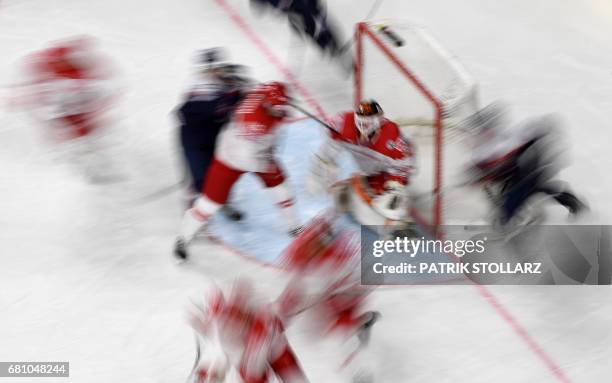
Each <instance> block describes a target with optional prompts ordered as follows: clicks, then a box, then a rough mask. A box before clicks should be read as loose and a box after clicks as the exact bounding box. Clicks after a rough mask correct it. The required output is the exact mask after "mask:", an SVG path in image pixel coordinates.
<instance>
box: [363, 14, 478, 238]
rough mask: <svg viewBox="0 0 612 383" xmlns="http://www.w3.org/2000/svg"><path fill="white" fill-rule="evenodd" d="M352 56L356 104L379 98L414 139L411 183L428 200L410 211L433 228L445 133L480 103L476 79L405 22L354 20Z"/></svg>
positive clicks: (439, 218)
mask: <svg viewBox="0 0 612 383" xmlns="http://www.w3.org/2000/svg"><path fill="white" fill-rule="evenodd" d="M355 54H356V60H355V77H354V80H355V84H354V86H355V90H354V103H355V105H357V104H358V103H359V102H360V101H362V100H367V99H374V100H376V101H378V102H379V103H380V104H381V106H382V108H383V110H384V111H385V115H386V117H387V118H389V119H391V120H392V121H394V122H396V123H398V124H399V125H400V126H401V127H402V132H404V133H405V134H407V135H409V136H410V137H411V138H412V139H413V141H414V142H415V146H416V154H417V167H418V171H417V174H416V175H415V177H413V180H412V183H413V184H414V185H415V187H416V189H417V191H415V193H418V194H419V195H425V196H426V198H422V199H420V200H421V201H419V202H417V204H416V205H417V209H415V211H413V213H414V214H413V215H414V216H415V219H416V220H417V221H419V220H420V221H421V222H420V223H422V224H425V225H427V226H428V227H431V228H433V229H434V230H436V231H437V228H439V227H440V225H441V224H442V223H443V219H444V217H443V212H444V209H443V204H444V200H443V193H442V191H443V184H444V181H445V179H446V178H447V177H446V176H447V175H448V172H446V171H445V167H444V161H445V154H446V152H447V150H445V149H446V148H447V147H446V145H445V140H446V139H445V137H446V138H447V137H448V136H449V132H452V130H453V128H454V127H455V125H456V124H457V122H458V121H461V120H462V119H463V118H465V117H466V116H468V115H469V114H471V113H473V112H474V111H475V110H476V108H477V107H478V99H477V98H478V95H477V86H476V82H475V81H474V80H473V78H472V76H471V75H470V74H469V73H468V72H467V70H466V69H465V68H464V66H463V65H462V64H461V63H460V62H459V61H458V59H457V58H456V57H455V56H453V55H452V54H450V53H449V52H448V51H447V50H446V49H444V48H443V46H442V45H441V44H440V43H439V42H438V41H437V40H435V39H434V38H433V37H432V36H431V35H430V34H429V33H428V32H427V31H426V30H425V29H423V28H421V27H418V26H415V25H412V24H410V23H408V22H398V21H378V22H362V23H358V24H357V27H356V32H355ZM423 201H426V202H423Z"/></svg>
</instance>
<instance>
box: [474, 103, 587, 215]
mask: <svg viewBox="0 0 612 383" xmlns="http://www.w3.org/2000/svg"><path fill="white" fill-rule="evenodd" d="M507 117H508V114H507V112H506V108H505V107H504V106H503V105H502V104H500V103H493V104H491V105H489V106H487V107H485V108H483V109H482V110H480V111H478V112H477V113H475V114H474V115H472V116H471V117H469V118H468V119H467V120H466V121H464V122H463V124H464V126H465V127H466V128H469V129H471V130H472V131H473V132H475V133H476V140H477V144H476V146H475V148H474V150H473V153H472V165H471V168H470V178H471V182H473V183H475V184H479V185H483V186H484V187H485V190H486V191H487V194H488V195H489V196H490V197H491V198H492V200H493V202H494V204H495V205H496V206H498V207H499V212H498V219H497V222H496V223H497V224H501V225H502V227H503V226H505V225H508V224H509V223H510V222H513V223H523V224H525V223H529V222H528V221H525V219H531V218H533V217H531V218H530V217H520V211H521V210H522V209H523V208H524V207H525V205H526V203H527V201H528V200H529V199H530V198H531V197H533V196H535V195H536V194H544V195H548V196H550V197H552V198H553V199H554V200H555V201H556V202H558V203H559V204H561V205H562V206H564V207H566V208H567V209H568V211H569V213H570V214H571V215H576V214H579V213H581V212H582V211H584V210H585V209H586V205H585V204H584V203H583V202H582V201H580V200H579V199H578V198H577V197H576V196H575V195H574V194H573V193H572V192H571V191H570V190H569V188H568V187H567V185H566V184H565V183H564V182H561V181H559V180H558V179H557V175H558V173H559V171H560V170H561V167H562V165H563V163H562V161H561V159H562V152H563V146H562V145H561V140H560V139H559V138H560V132H559V123H558V121H557V119H556V118H554V117H553V116H550V115H548V116H540V117H537V118H532V119H529V120H526V121H524V122H522V123H519V124H514V125H510V124H508V121H507Z"/></svg>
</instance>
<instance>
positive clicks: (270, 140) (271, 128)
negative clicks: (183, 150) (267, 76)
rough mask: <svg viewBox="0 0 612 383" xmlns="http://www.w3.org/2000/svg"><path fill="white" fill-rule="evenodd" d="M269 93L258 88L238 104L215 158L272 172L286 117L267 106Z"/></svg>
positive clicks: (249, 168) (242, 166)
mask: <svg viewBox="0 0 612 383" xmlns="http://www.w3.org/2000/svg"><path fill="white" fill-rule="evenodd" d="M266 101H267V95H266V93H265V92H262V91H261V89H260V88H257V87H256V88H254V89H253V90H252V91H251V92H249V93H248V95H247V96H246V97H245V99H244V100H243V101H242V102H241V103H240V104H239V105H238V107H237V109H236V111H235V112H234V117H233V118H232V121H231V122H230V123H229V124H228V126H227V127H226V128H225V129H224V130H223V131H221V133H220V134H219V137H218V138H217V146H216V149H215V157H216V158H217V159H218V160H219V161H221V162H223V163H225V164H226V165H228V166H230V167H232V168H234V169H237V170H242V171H249V172H262V173H265V172H268V171H270V169H271V168H272V166H274V164H275V161H274V152H275V149H276V145H277V141H278V135H279V134H278V133H279V129H278V128H279V126H280V124H281V123H282V121H283V118H280V117H274V116H271V115H270V114H269V113H268V112H267V111H266V109H265V106H264V105H265V103H266Z"/></svg>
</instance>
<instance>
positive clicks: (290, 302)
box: [277, 209, 380, 382]
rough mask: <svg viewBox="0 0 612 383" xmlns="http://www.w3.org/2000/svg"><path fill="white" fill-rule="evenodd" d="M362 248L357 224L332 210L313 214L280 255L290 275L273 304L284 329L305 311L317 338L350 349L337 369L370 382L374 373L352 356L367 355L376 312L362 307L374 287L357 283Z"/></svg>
mask: <svg viewBox="0 0 612 383" xmlns="http://www.w3.org/2000/svg"><path fill="white" fill-rule="evenodd" d="M360 249H361V241H360V231H359V228H358V227H357V226H355V225H353V224H349V221H348V220H345V219H343V218H342V216H339V215H337V214H336V212H335V211H333V209H330V210H328V211H325V212H323V213H321V214H319V215H317V216H316V217H314V218H313V219H312V220H310V221H309V222H308V223H307V224H306V225H305V227H304V230H303V232H302V233H300V235H299V236H298V237H297V238H295V239H294V240H293V242H292V243H291V244H290V245H289V247H288V248H287V249H286V250H285V251H284V252H283V255H282V257H281V261H280V263H281V267H283V269H284V270H286V271H287V272H289V273H290V274H291V276H292V277H291V279H290V281H289V282H288V283H287V285H286V287H285V289H284V290H283V292H282V293H281V295H280V296H279V298H278V303H277V304H278V307H279V313H280V315H281V318H283V321H284V323H285V324H286V325H289V323H290V321H291V320H292V318H293V317H294V316H296V315H298V314H301V313H302V312H305V311H307V312H308V313H309V314H310V318H311V321H310V323H311V326H313V327H314V328H315V329H316V330H318V334H319V335H320V336H321V337H328V336H330V335H334V336H337V338H338V339H339V340H340V341H341V343H342V344H344V345H345V346H349V347H352V348H351V349H350V353H349V352H347V353H346V354H345V355H343V357H344V358H345V359H344V362H343V363H342V364H343V365H342V366H340V367H345V366H346V365H348V366H350V368H349V369H350V370H352V371H350V374H351V375H353V377H354V379H355V380H354V381H360V382H369V381H371V377H368V378H367V379H366V375H371V372H372V371H368V369H367V368H366V366H364V364H365V363H366V361H365V360H359V361H357V360H356V359H355V357H356V355H357V354H361V356H363V354H364V353H365V352H366V349H367V346H368V343H369V338H370V333H371V330H372V326H373V325H374V323H375V322H376V321H377V320H378V318H379V316H380V314H379V313H378V312H375V311H368V310H366V309H365V307H366V304H367V297H368V295H369V294H370V292H371V291H372V287H371V286H363V285H361V279H360V277H361V272H360V271H361V269H360V259H361V257H360V256H361V252H360ZM350 340H353V341H354V342H350ZM351 343H352V344H351ZM357 359H362V358H357ZM351 362H354V363H351Z"/></svg>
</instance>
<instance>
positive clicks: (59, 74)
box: [24, 37, 118, 182]
mask: <svg viewBox="0 0 612 383" xmlns="http://www.w3.org/2000/svg"><path fill="white" fill-rule="evenodd" d="M93 46H94V42H93V40H92V39H91V38H88V37H77V38H71V39H67V40H65V41H60V42H57V43H54V44H52V45H51V46H49V47H48V48H46V49H44V50H41V51H38V52H35V53H33V54H31V55H30V56H28V57H27V59H26V68H25V69H26V74H27V75H28V77H29V82H28V85H26V86H25V87H24V93H27V98H26V102H25V105H24V106H27V107H28V111H29V112H30V113H31V114H32V115H33V116H34V117H35V118H36V119H37V120H40V121H41V122H42V123H43V124H44V126H45V128H46V130H47V131H48V132H50V133H51V135H50V136H51V137H52V138H53V140H54V141H55V142H57V143H60V144H64V143H66V144H70V145H69V149H71V150H72V151H73V152H74V153H73V154H74V155H75V156H76V157H78V158H73V159H71V162H73V163H76V164H78V165H79V166H82V167H84V169H83V170H84V172H85V175H86V176H87V177H88V178H89V179H90V180H91V181H93V182H107V181H112V180H117V179H118V177H117V173H116V171H115V170H116V169H111V168H114V167H113V166H111V161H112V158H111V157H112V156H110V155H108V153H105V152H106V151H107V146H108V145H107V143H105V142H103V141H104V139H105V138H106V137H105V136H104V134H105V133H106V132H103V131H104V129H103V128H105V127H107V125H108V124H109V121H108V118H107V115H106V114H107V112H108V110H109V109H110V108H111V107H112V106H113V105H114V101H115V100H116V98H117V92H116V91H115V89H114V86H113V83H112V78H111V76H110V75H109V72H110V70H109V69H110V68H109V66H110V65H109V62H108V60H106V59H105V58H104V57H103V55H101V54H100V53H99V52H97V51H96V50H95V49H94V47H93ZM67 146H68V145H67Z"/></svg>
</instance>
